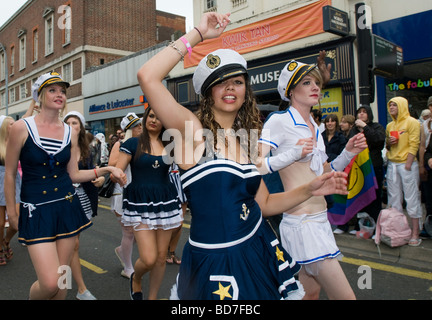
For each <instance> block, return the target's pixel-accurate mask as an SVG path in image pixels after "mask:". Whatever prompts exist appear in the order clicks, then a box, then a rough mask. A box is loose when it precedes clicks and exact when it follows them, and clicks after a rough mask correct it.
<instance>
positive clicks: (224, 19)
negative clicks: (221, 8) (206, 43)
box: [197, 12, 231, 39]
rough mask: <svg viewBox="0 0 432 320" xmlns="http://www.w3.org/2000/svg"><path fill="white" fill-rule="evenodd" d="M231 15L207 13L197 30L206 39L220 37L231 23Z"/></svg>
mask: <svg viewBox="0 0 432 320" xmlns="http://www.w3.org/2000/svg"><path fill="white" fill-rule="evenodd" d="M229 16H230V13H226V14H221V13H216V12H207V13H205V14H204V15H203V16H202V17H201V21H200V23H199V25H198V26H197V28H198V29H199V31H200V32H201V34H202V36H203V38H204V39H213V38H217V37H219V36H220V35H221V34H222V33H223V32H224V31H225V28H226V27H227V26H228V23H230V22H231V20H230V19H229Z"/></svg>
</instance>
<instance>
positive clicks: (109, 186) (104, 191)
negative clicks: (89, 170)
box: [99, 174, 115, 198]
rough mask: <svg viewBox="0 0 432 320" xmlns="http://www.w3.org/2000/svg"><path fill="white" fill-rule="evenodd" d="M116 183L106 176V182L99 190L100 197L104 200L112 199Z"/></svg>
mask: <svg viewBox="0 0 432 320" xmlns="http://www.w3.org/2000/svg"><path fill="white" fill-rule="evenodd" d="M114 187H115V183H114V182H113V181H112V180H111V179H110V177H109V174H108V175H106V176H105V182H104V184H103V186H102V187H100V189H99V196H100V197H103V198H111V196H112V195H113V191H114Z"/></svg>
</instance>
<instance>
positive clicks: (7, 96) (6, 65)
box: [0, 43, 9, 115]
mask: <svg viewBox="0 0 432 320" xmlns="http://www.w3.org/2000/svg"><path fill="white" fill-rule="evenodd" d="M0 49H2V50H3V52H4V56H5V100H6V115H9V114H8V104H9V86H8V80H9V79H8V78H9V75H8V73H9V72H8V64H7V52H6V48H5V47H4V45H3V44H2V43H0Z"/></svg>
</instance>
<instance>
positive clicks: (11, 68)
mask: <svg viewBox="0 0 432 320" xmlns="http://www.w3.org/2000/svg"><path fill="white" fill-rule="evenodd" d="M14 73H15V46H12V47H11V55H10V73H9V74H10V75H13V74H14Z"/></svg>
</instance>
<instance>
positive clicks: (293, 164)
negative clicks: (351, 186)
mask: <svg viewBox="0 0 432 320" xmlns="http://www.w3.org/2000/svg"><path fill="white" fill-rule="evenodd" d="M321 85H322V75H321V73H320V72H319V71H318V69H317V68H316V67H315V66H314V65H308V64H304V63H301V62H299V61H295V60H293V61H290V62H289V63H288V64H287V65H285V67H284V68H283V69H282V72H281V75H280V77H279V84H278V90H279V94H280V96H281V99H282V100H284V101H287V102H289V103H290V107H289V108H288V109H287V110H286V111H285V112H279V113H274V114H272V115H271V116H270V117H269V118H268V119H267V121H266V123H265V124H264V130H267V132H268V133H269V135H270V136H269V137H268V136H265V137H264V136H263V137H262V138H261V139H260V142H261V155H262V156H266V155H267V154H268V153H269V152H270V151H272V156H271V157H267V158H265V161H264V164H265V168H266V170H267V171H277V170H279V174H280V177H281V180H282V183H283V185H284V188H285V191H288V190H294V189H295V188H297V187H298V186H299V185H301V184H303V183H304V182H307V181H312V179H315V178H316V177H317V176H320V175H321V174H322V173H323V172H325V171H330V170H335V171H343V170H344V168H345V167H346V166H347V165H348V164H349V162H350V161H351V159H352V158H353V157H354V156H355V155H356V154H358V153H359V152H361V151H362V150H364V148H366V146H367V145H366V141H365V138H364V136H363V135H362V134H358V135H356V136H354V137H352V138H351V139H350V140H349V141H348V142H347V144H346V146H345V149H343V151H342V152H341V154H340V155H339V156H337V157H336V158H335V159H334V160H333V161H331V162H330V163H329V162H327V154H326V148H325V144H324V139H323V136H322V135H321V134H320V131H319V129H318V126H317V125H316V123H315V122H314V120H313V118H312V117H311V115H310V107H311V106H313V105H316V104H318V102H319V99H320V91H321ZM300 139H312V141H313V151H312V152H311V153H310V154H308V155H307V156H306V157H303V156H302V155H301V154H300V153H299V152H298V153H297V155H298V156H293V150H295V149H296V147H297V146H296V145H297V143H298V141H299V140H300ZM280 234H281V239H282V245H283V246H284V248H285V249H286V250H287V251H288V253H289V254H290V255H291V256H292V257H293V259H295V260H296V261H297V263H299V264H301V265H302V269H301V270H300V274H299V280H300V282H301V283H302V284H303V286H304V288H305V291H306V297H305V299H318V298H319V294H320V291H321V287H322V288H323V289H324V291H325V292H326V293H327V295H328V297H329V298H330V299H354V298H355V295H354V293H353V291H352V289H351V286H350V285H349V283H348V280H347V279H346V276H345V274H344V272H343V270H342V268H341V266H340V264H339V262H338V260H337V259H335V258H337V257H340V256H341V252H340V250H339V248H338V247H337V245H336V241H335V239H334V236H333V233H332V230H331V226H330V223H329V221H328V219H327V204H326V201H325V199H324V197H312V198H310V199H308V200H307V201H305V202H304V203H301V204H300V205H298V206H296V207H294V208H291V209H289V210H285V211H284V214H283V218H282V222H281V224H280Z"/></svg>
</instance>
